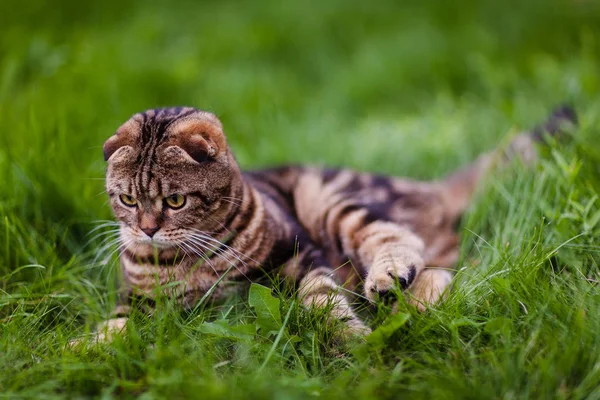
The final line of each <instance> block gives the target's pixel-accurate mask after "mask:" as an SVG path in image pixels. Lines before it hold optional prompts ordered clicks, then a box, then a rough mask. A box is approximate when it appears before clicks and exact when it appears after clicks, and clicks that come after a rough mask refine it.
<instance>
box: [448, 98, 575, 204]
mask: <svg viewBox="0 0 600 400" xmlns="http://www.w3.org/2000/svg"><path fill="white" fill-rule="evenodd" d="M577 122H578V121H577V114H576V113H575V110H574V109H573V108H572V107H570V106H567V105H563V106H560V107H558V108H556V109H555V110H554V111H553V112H552V114H550V116H549V117H548V119H547V120H546V121H545V122H544V123H542V124H540V125H538V126H536V127H534V128H533V129H532V130H530V131H528V132H524V133H521V134H519V135H516V136H514V137H513V138H512V139H511V141H510V142H509V143H508V145H505V146H500V147H498V148H496V149H495V150H493V151H491V152H488V153H484V154H482V155H480V156H479V157H478V158H477V160H475V162H473V163H472V164H470V165H467V166H466V167H464V168H462V169H460V170H458V171H456V172H455V173H453V174H451V175H450V176H448V177H447V178H446V179H445V180H444V181H443V182H442V184H443V186H444V188H445V189H446V193H447V200H448V207H449V208H450V209H451V210H452V212H451V214H454V215H456V216H459V215H461V214H462V213H463V212H464V211H465V209H466V208H467V207H468V206H469V204H470V202H471V199H472V198H473V195H474V194H475V191H476V190H477V187H478V185H479V183H480V182H481V181H482V179H484V177H485V176H487V174H488V173H490V171H491V170H492V169H495V168H502V166H504V165H507V164H508V163H509V162H510V161H511V160H513V159H515V158H518V159H520V160H521V161H522V162H523V163H525V164H531V163H533V162H534V161H535V160H537V149H536V144H537V143H544V142H545V141H546V139H547V138H549V137H560V136H564V135H565V133H566V132H569V131H570V130H572V129H573V128H574V127H576V126H577Z"/></svg>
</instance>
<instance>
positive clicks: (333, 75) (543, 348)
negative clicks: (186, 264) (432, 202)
mask: <svg viewBox="0 0 600 400" xmlns="http://www.w3.org/2000/svg"><path fill="white" fill-rule="evenodd" d="M426 3H429V4H426ZM0 32H1V34H0V121H2V124H1V128H0V129H1V132H0V396H5V397H8V398H17V397H28V398H36V399H38V398H74V397H77V398H82V397H100V396H101V397H103V398H111V397H125V398H127V397H134V396H141V397H144V398H205V399H209V398H257V399H258V398H260V399H264V398H273V399H305V398H313V397H314V398H317V397H320V398H328V399H330V398H331V399H334V398H344V399H349V398H398V397H410V398H423V399H432V398H436V399H437V398H457V399H463V398H485V399H488V398H510V399H512V398H574V399H577V398H600V385H599V383H600V289H599V287H598V283H599V282H600V269H599V268H600V266H599V263H600V245H598V241H597V238H598V237H600V198H599V197H598V196H599V195H598V193H599V192H600V143H599V138H600V136H599V134H600V128H599V126H600V96H599V93H600V3H598V2H597V1H593V0H565V1H553V0H544V1H542V0H528V1H512V0H511V1H506V2H500V1H493V0H486V1H475V0H458V1H455V2H441V1H440V2H424V1H416V0H415V1H412V0H409V1H403V2H398V1H391V0H389V1H374V2H367V1H358V0H346V1H342V0H331V1H315V0H308V1H304V2H302V1H297V2H294V1H283V2H282V1H277V0H261V1H239V2H226V1H212V0H211V1H202V2H200V1H192V0H182V1H178V2H169V1H166V0H164V1H163V0H156V1H147V2H141V1H140V2H137V3H135V2H131V1H128V0H121V1H117V0H105V1H102V2H85V1H76V0H60V1H54V2H47V1H43V0H31V1H27V2H16V1H14V0H9V1H3V2H0ZM565 102H566V103H570V104H572V105H573V106H574V107H575V108H576V109H577V111H578V114H579V117H580V126H579V127H578V128H577V129H576V130H575V131H573V132H572V138H571V140H568V141H562V142H557V143H554V142H553V143H551V144H550V146H549V147H547V148H544V149H541V152H542V154H543V156H542V158H541V160H540V162H539V164H538V165H536V166H535V167H533V168H524V167H523V166H520V165H516V164H515V165H512V166H511V167H510V168H509V170H508V171H507V172H506V173H502V174H500V173H496V174H494V175H493V176H490V178H489V179H488V182H487V184H486V185H484V187H482V188H481V190H480V194H479V196H478V197H477V200H476V201H475V202H474V204H473V206H472V207H471V208H470V210H469V211H468V213H467V214H466V215H465V218H464V219H463V222H462V224H461V226H460V227H459V230H460V232H461V234H462V245H461V261H460V263H459V265H458V266H457V270H458V273H457V276H456V278H455V281H454V287H453V290H452V292H451V294H450V295H449V298H448V299H447V301H446V302H445V303H443V304H440V305H438V306H436V307H433V308H431V309H430V310H428V311H427V312H426V313H418V312H417V311H416V310H414V309H412V308H411V307H409V306H408V305H406V304H405V303H404V302H403V301H400V303H399V307H398V308H399V310H398V313H397V314H393V315H392V313H391V310H390V308H389V307H387V306H383V305H382V306H379V307H377V308H371V309H365V310H363V313H364V315H365V318H367V319H368V321H369V324H370V325H371V326H372V327H373V328H374V329H376V331H375V333H374V334H372V335H371V336H369V337H368V338H367V339H366V341H356V342H352V341H351V342H348V343H341V342H340V341H339V340H337V339H336V335H335V330H334V329H333V328H330V327H327V326H326V324H325V318H326V317H325V316H324V315H323V313H318V312H309V311H307V310H304V309H302V308H301V307H299V306H298V304H297V301H296V300H295V299H294V296H293V293H289V292H288V291H285V290H283V291H279V290H275V291H274V293H273V294H274V297H273V296H272V295H271V293H270V291H269V290H268V289H265V288H264V287H261V286H255V287H253V288H252V291H253V296H250V301H249V300H248V298H232V299H230V300H229V301H228V302H227V303H226V304H220V305H215V304H211V303H210V302H206V303H204V304H202V305H201V306H199V307H197V308H196V309H195V310H192V311H189V312H182V311H181V310H178V309H177V308H176V307H174V306H173V304H171V303H169V302H168V301H166V300H165V301H159V302H158V305H157V310H156V312H155V313H154V315H153V316H152V317H151V318H146V317H145V316H144V315H142V314H136V313H134V315H133V317H132V319H131V321H130V325H129V329H128V330H127V332H126V333H125V334H124V335H122V336H120V337H118V338H117V339H116V340H115V341H114V342H113V343H111V344H94V343H91V342H89V343H86V345H84V346H79V347H75V348H71V347H69V346H67V343H68V342H69V340H71V339H73V338H75V337H81V336H82V335H85V334H86V333H89V332H91V331H92V330H93V329H94V326H95V324H97V323H98V322H100V321H102V320H103V319H104V318H106V316H107V315H108V314H109V312H110V311H111V310H112V308H113V307H114V304H115V297H116V290H117V286H118V280H119V279H118V276H119V274H118V264H117V258H116V256H115V255H114V252H113V251H112V250H113V249H111V248H105V246H103V242H102V237H100V238H97V237H94V234H90V232H91V231H92V230H93V229H94V228H95V227H96V226H98V225H99V224H100V223H101V222H102V221H105V220H109V219H110V218H111V213H110V208H109V206H108V204H107V197H106V195H105V194H104V193H103V174H104V167H105V165H104V162H103V159H102V151H101V149H102V144H103V142H104V140H106V139H107V138H108V137H109V136H110V135H111V134H112V133H113V132H114V131H115V129H116V128H117V127H118V126H119V125H120V124H121V123H122V122H123V121H125V120H126V119H127V118H128V117H129V116H130V115H131V114H133V113H135V112H137V111H141V110H144V109H147V108H154V107H159V106H168V105H191V106H195V107H198V108H201V109H207V110H211V111H213V112H214V113H216V114H217V115H218V116H219V117H220V118H221V120H222V121H223V124H224V127H225V131H226V133H227V135H228V138H229V142H230V144H231V146H232V148H233V150H234V151H235V153H236V155H237V158H238V161H239V162H240V164H241V165H242V167H243V168H248V169H250V168H258V167H262V166H267V165H275V164H281V163H287V162H294V163H297V162H305V163H311V164H320V165H330V166H340V165H343V166H347V167H351V168H354V169H360V170H365V171H374V172H379V173H385V174H391V175H398V176H409V177H413V178H418V179H432V178H438V177H442V176H443V175H444V174H446V173H447V172H449V171H450V170H452V169H453V168H457V167H458V166H460V165H464V164H465V163H468V162H469V161H470V160H473V159H474V158H475V157H476V155H477V154H478V153H479V152H481V151H484V150H488V149H491V148H493V147H494V146H495V145H496V144H497V143H505V142H506V140H507V138H509V137H510V135H512V134H515V133H516V132H518V131H519V130H522V129H526V128H528V127H531V126H532V125H533V124H535V123H536V122H538V121H541V120H543V119H544V117H545V116H546V114H548V113H549V112H550V110H551V109H552V108H553V107H555V106H556V105H558V104H561V103H565ZM111 253H112V254H111ZM257 299H260V300H261V301H259V300H257Z"/></svg>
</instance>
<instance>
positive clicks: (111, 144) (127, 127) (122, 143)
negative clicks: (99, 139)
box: [102, 120, 137, 161]
mask: <svg viewBox="0 0 600 400" xmlns="http://www.w3.org/2000/svg"><path fill="white" fill-rule="evenodd" d="M136 130H137V129H136V126H135V123H134V122H132V121H131V120H129V121H127V122H126V123H124V124H123V125H121V127H120V128H119V129H117V132H116V133H115V134H114V135H112V136H111V137H110V138H109V139H108V140H107V141H106V142H104V146H103V148H102V150H103V151H104V161H108V160H109V159H110V158H111V157H112V156H113V155H114V154H115V153H116V152H117V151H118V150H120V149H122V148H124V147H131V146H133V144H134V143H135V139H136V138H135V136H136Z"/></svg>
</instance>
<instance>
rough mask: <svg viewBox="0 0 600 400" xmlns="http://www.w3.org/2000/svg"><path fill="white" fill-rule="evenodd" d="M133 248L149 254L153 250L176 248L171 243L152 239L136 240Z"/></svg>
mask: <svg viewBox="0 0 600 400" xmlns="http://www.w3.org/2000/svg"><path fill="white" fill-rule="evenodd" d="M134 246H135V247H136V248H137V249H140V250H146V251H149V252H153V251H154V250H161V251H162V250H169V249H173V248H175V247H176V245H175V244H173V243H169V242H165V241H162V240H153V239H142V240H136V241H135V242H134Z"/></svg>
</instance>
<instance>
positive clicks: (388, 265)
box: [365, 259, 422, 301]
mask: <svg viewBox="0 0 600 400" xmlns="http://www.w3.org/2000/svg"><path fill="white" fill-rule="evenodd" d="M421 263H422V261H421V260H405V259H387V260H385V261H384V262H380V263H375V264H374V265H373V266H372V267H371V269H370V271H369V273H368V274H367V278H366V280H365V295H366V296H367V298H368V299H369V300H376V299H379V300H383V301H386V300H387V299H389V298H390V297H393V293H392V289H394V288H396V287H399V288H400V289H402V290H405V289H407V288H408V287H410V285H411V284H412V283H413V282H414V280H415V277H416V276H417V272H418V271H419V270H420V267H421Z"/></svg>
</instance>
